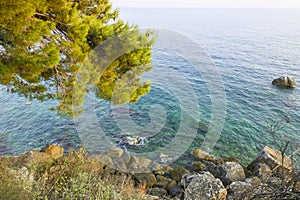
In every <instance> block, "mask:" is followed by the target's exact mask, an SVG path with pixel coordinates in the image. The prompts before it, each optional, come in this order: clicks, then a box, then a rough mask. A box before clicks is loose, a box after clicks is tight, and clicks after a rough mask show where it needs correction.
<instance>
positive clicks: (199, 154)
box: [191, 149, 216, 161]
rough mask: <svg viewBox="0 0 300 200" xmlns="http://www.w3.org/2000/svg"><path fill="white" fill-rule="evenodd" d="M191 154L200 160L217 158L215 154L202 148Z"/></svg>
mask: <svg viewBox="0 0 300 200" xmlns="http://www.w3.org/2000/svg"><path fill="white" fill-rule="evenodd" d="M191 154H192V155H193V156H194V158H195V159H198V160H206V161H213V160H215V159H216V158H215V157H214V156H213V155H210V154H209V153H207V152H205V151H203V150H201V149H194V150H193V151H192V152H191Z"/></svg>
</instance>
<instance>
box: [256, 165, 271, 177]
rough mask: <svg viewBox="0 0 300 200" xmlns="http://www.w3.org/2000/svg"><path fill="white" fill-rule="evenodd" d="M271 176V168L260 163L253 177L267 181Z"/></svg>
mask: <svg viewBox="0 0 300 200" xmlns="http://www.w3.org/2000/svg"><path fill="white" fill-rule="evenodd" d="M271 174H272V170H271V169H270V167H269V166H268V165H267V164H265V163H261V162H258V163H257V164H256V166H255V168H254V170H253V176H257V177H259V178H261V179H265V178H267V177H269V176H270V175H271Z"/></svg>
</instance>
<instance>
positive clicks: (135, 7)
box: [113, 6, 300, 10]
mask: <svg viewBox="0 0 300 200" xmlns="http://www.w3.org/2000/svg"><path fill="white" fill-rule="evenodd" d="M113 7H115V8H149V9H153V8H157V9H160V8H174V9H295V10H296V9H300V7H179V6H178V7H167V6H162V7H150V6H149V7H148V6H145V7H140V6H113Z"/></svg>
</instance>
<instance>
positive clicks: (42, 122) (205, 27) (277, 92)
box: [0, 8, 300, 163]
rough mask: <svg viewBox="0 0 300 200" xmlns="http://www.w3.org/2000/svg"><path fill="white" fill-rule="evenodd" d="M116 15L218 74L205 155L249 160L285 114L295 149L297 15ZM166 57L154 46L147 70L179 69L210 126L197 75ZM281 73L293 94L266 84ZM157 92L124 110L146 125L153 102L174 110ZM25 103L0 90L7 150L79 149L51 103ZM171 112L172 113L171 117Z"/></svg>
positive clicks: (298, 125)
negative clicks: (192, 46) (212, 141)
mask: <svg viewBox="0 0 300 200" xmlns="http://www.w3.org/2000/svg"><path fill="white" fill-rule="evenodd" d="M120 17H121V18H122V19H124V20H125V21H128V22H129V23H130V24H137V25H138V26H139V27H141V28H151V29H155V28H160V29H169V30H173V31H176V32H179V33H181V34H183V35H185V36H187V37H189V38H191V39H192V40H193V41H195V42H196V43H198V44H199V45H200V46H201V47H202V48H203V50H204V51H206V52H207V54H208V55H209V56H210V58H211V60H212V62H213V63H214V64H215V66H216V67H217V68H218V69H219V71H220V73H221V75H222V80H223V83H224V86H225V91H226V113H227V114H226V121H225V125H224V128H223V131H222V135H221V137H220V139H219V141H218V143H217V144H216V146H215V148H214V149H213V152H212V153H214V154H216V155H217V156H218V155H222V156H235V157H237V158H239V159H240V160H242V162H244V163H246V162H249V161H250V160H251V159H253V158H254V157H255V155H256V154H257V153H258V152H259V150H260V149H261V148H262V147H263V146H265V145H271V146H273V142H272V139H271V137H270V135H269V134H268V128H267V123H268V122H271V120H280V119H283V120H284V119H286V117H289V119H290V120H291V121H290V123H288V124H287V125H286V127H285V133H286V134H287V136H288V137H290V138H292V139H293V142H298V143H299V144H300V134H299V132H300V59H299V58H300V23H299V21H300V10H298V9H136V8H121V10H120ZM167 53H168V52H161V50H158V49H156V48H154V51H153V66H154V67H155V66H165V67H166V68H167V67H173V68H174V69H175V68H178V69H180V73H182V74H184V76H187V77H188V78H189V80H191V81H190V84H191V86H192V87H193V88H195V89H196V91H197V92H196V93H197V96H198V98H199V99H200V100H201V101H199V107H200V109H201V114H200V115H199V120H201V121H203V122H209V121H210V118H211V116H210V108H211V99H210V95H209V93H208V89H207V86H206V84H205V82H204V80H203V77H202V76H201V75H199V74H198V73H192V71H191V69H192V68H191V66H189V64H188V63H187V62H186V61H185V60H184V58H178V57H175V56H172V55H167ZM162 70H163V68H162ZM150 73H151V72H150ZM281 75H290V76H294V77H296V78H297V79H298V81H299V83H298V85H296V87H295V88H294V89H283V88H278V87H275V86H273V85H272V84H271V82H272V80H273V79H275V78H277V77H279V76H281ZM157 84H159V83H157ZM163 94H164V93H163V91H161V89H159V87H156V85H155V83H154V84H153V87H152V89H151V92H150V93H149V94H147V95H146V96H144V97H143V98H141V101H140V102H139V103H137V104H134V105H131V106H130V107H131V108H132V109H134V110H138V111H139V113H140V115H139V117H140V118H143V117H145V120H149V116H147V113H148V111H149V110H148V109H146V108H147V106H149V105H150V104H152V103H159V104H161V105H162V106H164V107H165V108H171V107H174V106H175V107H176V108H178V109H180V106H178V105H176V102H177V101H176V97H169V96H168V95H163ZM186 98H189V97H188V96H187V97H186ZM26 101H27V100H26V99H23V98H20V97H17V95H13V94H9V95H8V94H7V93H6V91H5V90H0V103H1V109H0V131H1V132H5V133H6V134H7V137H8V139H7V141H8V142H7V143H8V144H7V145H8V146H9V148H10V149H11V150H12V151H14V153H15V154H19V153H21V152H23V151H24V150H28V149H32V148H38V147H41V146H43V145H45V144H46V143H52V142H56V141H58V140H59V139H60V138H63V136H64V134H65V133H68V137H67V140H66V142H65V143H66V145H69V146H72V147H76V146H79V145H80V138H79V136H78V134H77V132H76V129H75V128H74V126H73V122H72V120H70V119H65V118H64V117H62V116H58V115H56V113H55V112H52V111H49V110H48V108H49V106H51V105H55V102H45V103H40V102H37V101H33V102H32V105H30V106H26V107H24V102H26ZM98 103H99V106H97V112H98V113H99V115H98V117H99V122H100V124H102V125H103V127H104V129H105V130H106V131H107V132H108V134H109V133H115V132H116V131H117V130H118V129H117V128H115V127H113V126H115V124H113V123H110V121H111V120H109V116H104V115H101V113H107V112H106V111H107V110H109V109H111V108H110V106H109V104H108V103H107V102H104V101H102V100H98ZM177 114H178V113H176V112H175V111H174V116H175V118H176V119H177V117H178V116H176V115H177ZM138 120H141V119H138ZM167 122H168V123H170V124H169V125H166V127H165V129H164V131H165V133H164V134H166V135H168V131H170V132H172V131H174V130H172V127H173V124H171V123H176V122H177V121H176V120H174V121H172V120H171V119H170V120H169V121H168V120H167ZM170 135H172V134H170ZM161 141H164V140H161Z"/></svg>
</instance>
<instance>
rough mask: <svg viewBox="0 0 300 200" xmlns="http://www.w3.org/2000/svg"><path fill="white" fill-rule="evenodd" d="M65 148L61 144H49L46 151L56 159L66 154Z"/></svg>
mask: <svg viewBox="0 0 300 200" xmlns="http://www.w3.org/2000/svg"><path fill="white" fill-rule="evenodd" d="M64 151H65V150H64V148H63V147H61V146H57V145H54V144H51V145H49V146H48V147H47V148H46V149H45V153H46V154H48V155H49V156H51V157H53V158H54V159H57V158H60V157H62V156H63V155H64Z"/></svg>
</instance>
